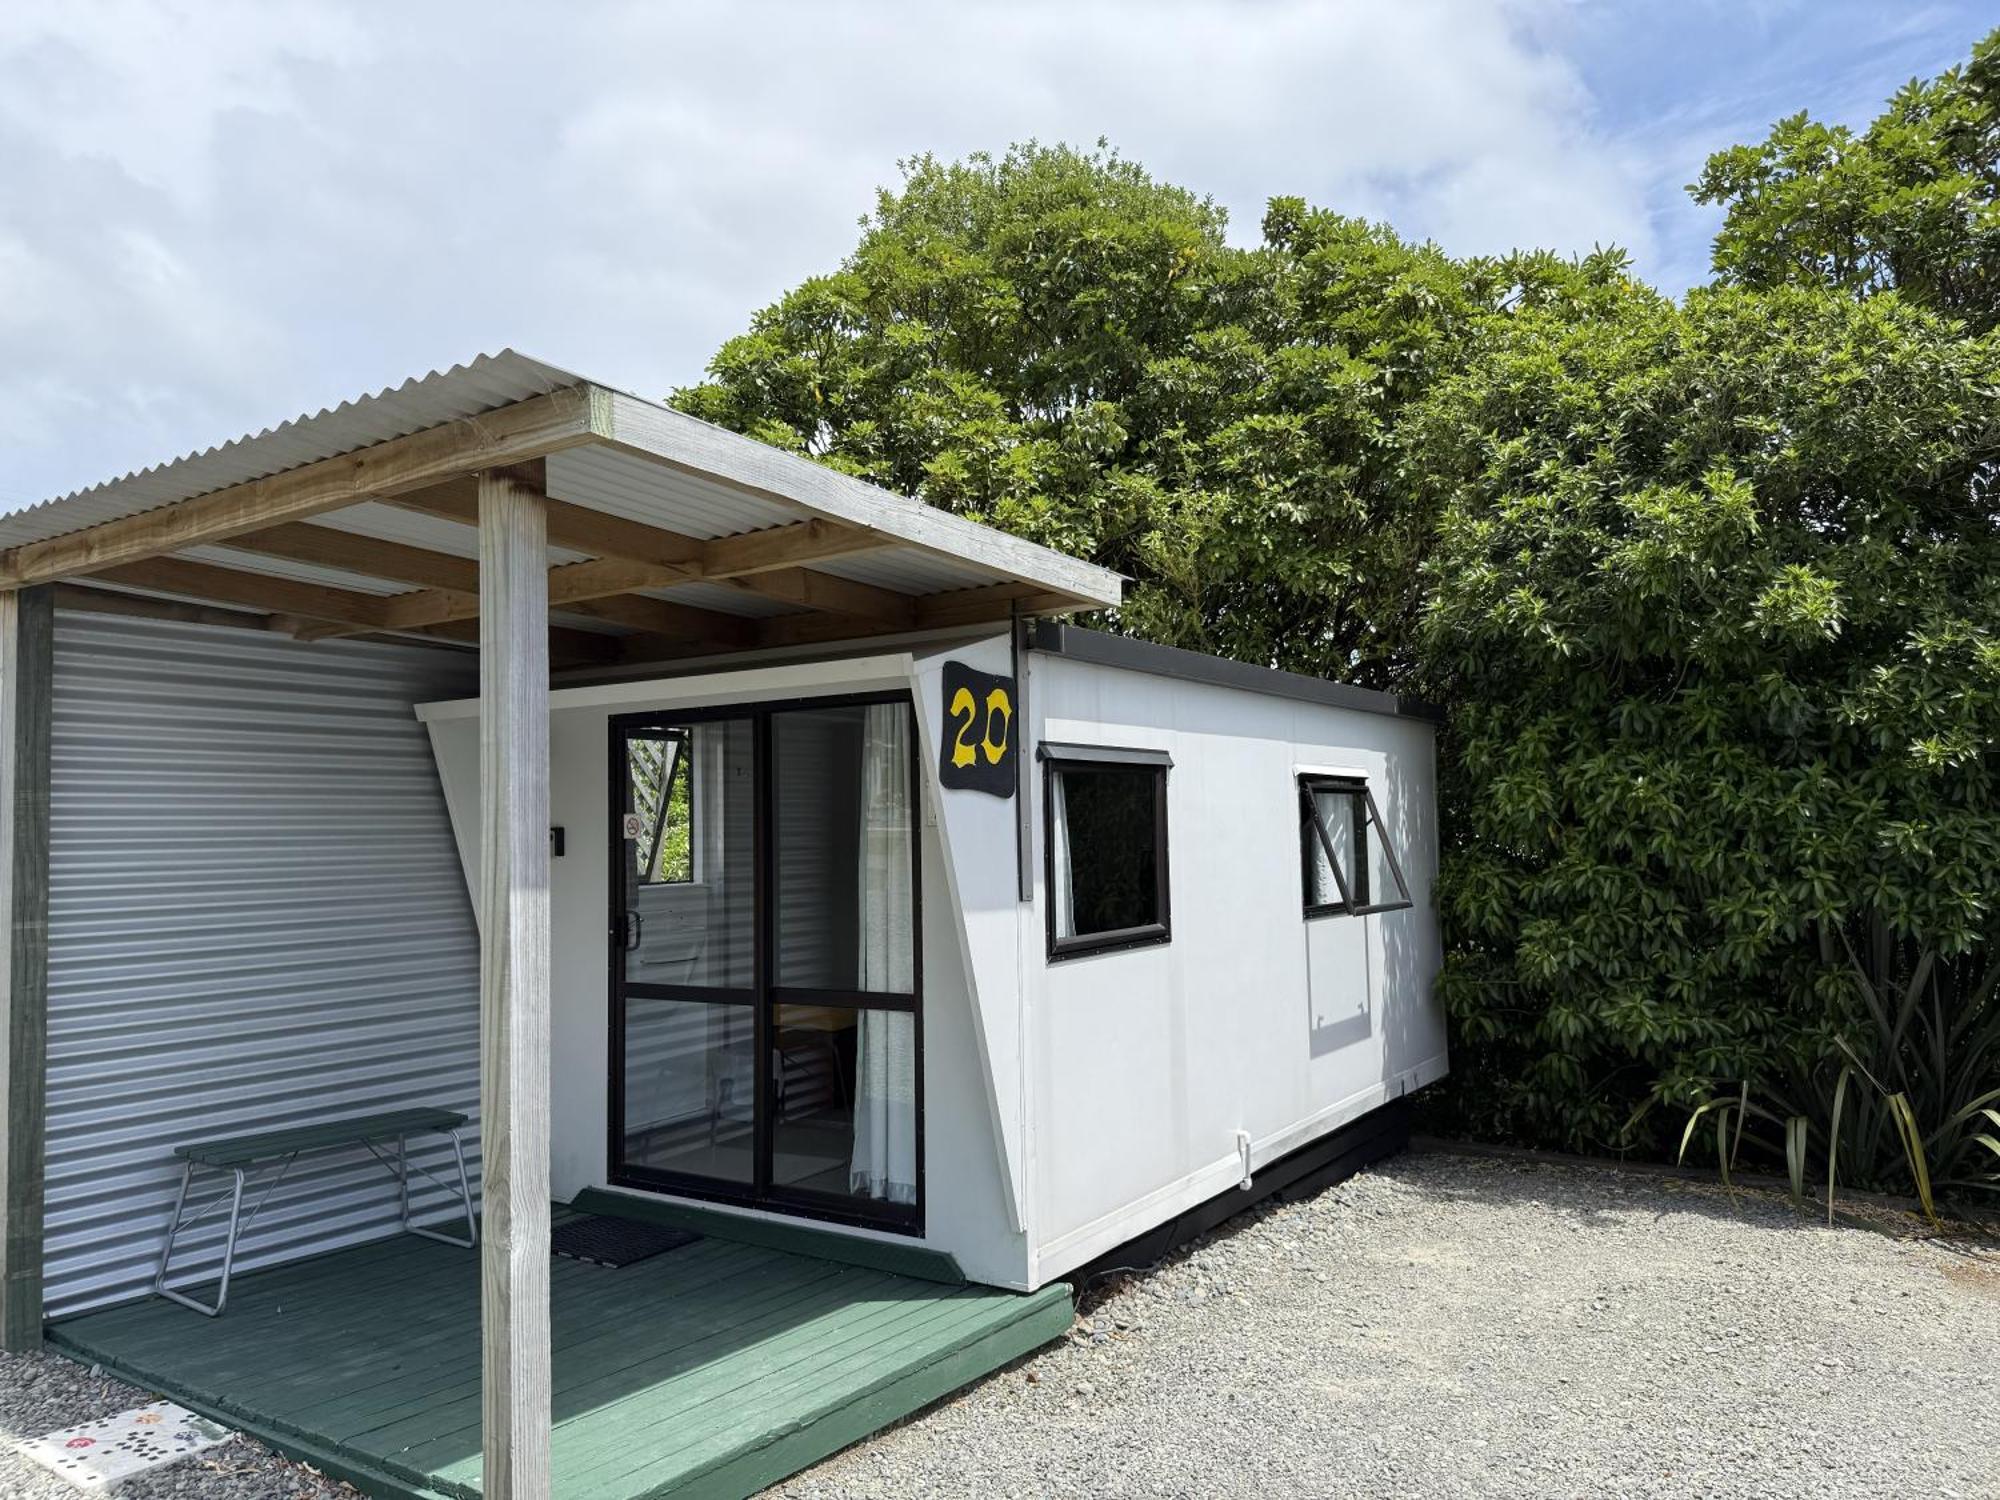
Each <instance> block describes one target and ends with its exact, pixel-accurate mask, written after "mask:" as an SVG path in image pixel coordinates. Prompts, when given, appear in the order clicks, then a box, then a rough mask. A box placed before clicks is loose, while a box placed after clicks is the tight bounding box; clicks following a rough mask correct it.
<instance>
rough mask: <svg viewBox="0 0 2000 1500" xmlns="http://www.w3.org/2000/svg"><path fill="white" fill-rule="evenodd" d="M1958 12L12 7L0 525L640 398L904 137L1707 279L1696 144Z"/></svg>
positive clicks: (662, 387) (1269, 0)
mask: <svg viewBox="0 0 2000 1500" xmlns="http://www.w3.org/2000/svg"><path fill="white" fill-rule="evenodd" d="M1996 21H2000V16H1996V15H1995V13H1994V11H1993V9H1992V6H1991V3H1990V0H1988V4H1986V5H1976V4H1959V3H1939V4H1921V3H1920V4H1891V3H1871V4H1861V3H1854V0H1799V3H1793V0H1731V3H1723V0H1676V3H1672V4H1656V3H1644V0H1620V3H1614V0H1212V3H1196V0H1130V3H1127V0H1060V3H1043V0H998V3H987V0H960V3H954V4H950V5H917V4H891V3H859V0H854V3H844V0H817V3H813V0H796V3H786V4H763V3H744V4H725V5H717V4H712V3H705V4H700V5H693V4H681V3H671V4H669V3H630V4H619V3H610V0H571V3H567V4H557V5H551V4H548V3H546V0H542V3H535V4H527V3H516V0H477V3H425V4H414V5H413V4H392V3H390V0H351V3H350V0H186V3H168V0H153V3H138V0H65V3H63V4H60V5H27V4H21V5H9V6H5V7H4V8H0V511H5V510H11V509H13V508H15V507H17V506H20V505H24V504H29V503H32V502H35V501H38V500H43V499H47V498H50V497H52V496H55V495H59V494H63V493H66V492H68V491H70V490H72V489H75V488H79V487H82V486H85V485H89V484H94V483H97V482H99V481H101V480H104V479H108V478H112V477H114V476H116V475H118V474H122V473H124V472H126V471H128V470H131V469H134V468H139V467H143V466H145V465H148V464H153V463H157V462H160V461H162V460H165V459H169V458H172V457H175V456H178V455H180V454H183V453H186V452H189V451H193V450H198V449H201V448H205V447H208V446H210V445H211V444H214V443H218V442H223V441H226V440H228V439H229V438H232V437H235V436H238V435H240V434H242V433H244V432H251V431H256V430H259V429H261V428H263V427H266V426H270V425H273V424H275V423H277V422H280V421H283V420H286V419H287V418H289V417H292V416H295V415H297V414H299V413H300V412H304V411H316V410H318V409H319V408H321V407H322V406H326V405H332V404H337V403H338V402H340V401H342V400H345V399H348V398H351V397H354V396H357V395H360V394H362V393H363V392H367V391H374V390H378V389H380V388H382V387H384V386H388V385H394V384H398V383H400V382H401V381H402V380H404V379H406V378H408V377H410V376H412V375H421V374H423V373H425V372H427V371H429V370H431V369H434V368H444V367H446V366H449V365H451V364H453V363H456V362H460V361H463V360H465V359H468V358H470V357H471V356H472V355H474V354H475V353H479V352H482V351H493V350H497V349H500V348H503V347H512V348H516V349H519V350H522V351H523V352H526V353H530V354H533V355H535V356H537V357H539V358H541V359H545V360H548V361H550V362H552V363H554V364H558V365H562V366H564V367H566V368H569V369H572V370H576V371H578V372H580V373H582V374H585V375H587V376H589V377H590V378H592V379H594V380H598V381H600V382H603V383H606V384H610V385H615V386H620V387H623V388H626V389H630V390H635V391H638V392H641V393H644V394H647V395H665V394H666V393H667V392H669V391H671V390H672V389H673V388H675V387H676V386H679V385H683V384H686V383H689V382H691V381H694V380H696V379H698V378H700V375H701V372H702V369H703V366H704V365H705V363H706V362H707V360H708V358H709V356H710V355H711V354H712V353H713V352H714V350H715V348H716V347H717V346H718V345H719V344H720V343H721V342H722V341H723V340H724V339H726V338H728V337H729V336H730V335H732V334H734V333H736V332H739V331H741V330H742V328H743V327H744V326H745V325H746V323H747V321H748V319H749V317H750V316H751V314H752V313H753V312H755V311H756V309H758V308H760V307H762V306H765V305H766V304H768V303H770V302H771V301H773V300H775V299H776V298H777V297H778V296H779V295H781V294H782V293H783V292H784V291H785V290H786V289H788V288H789V287H791V286H794V285H796V284H797V283H798V282H800V281H801V280H803V279H805V278H806V277H808V276H811V275H814V274H816V273H819V272H822V271H826V270H829V269H832V268H833V267H834V266H836V265H837V264H838V263H839V261H840V259H841V258H842V256H843V255H845V254H846V253H847V251H848V250H849V249H851V248H852V246H853V244H854V242H855V239H856V236H857V220H858V219H859V218H860V216H861V215H863V214H864V213H866V212H867V211H868V209H869V207H870V205H871V204H872V202H873V199H874V193H875V190H876V188H877V187H879V186H883V185H889V184H893V183H894V181H895V180H896V163H897V161H898V160H899V159H901V158H904V157H907V156H910V155H912V154H915V153H917V152H922V151H929V152H932V153H934V154H936V155H938V156H941V157H957V156H962V155H964V154H965V153H967V152H970V151H975V150H981V149H986V150H993V151H996V152H997V151H1001V150H1004V149H1005V148H1006V146H1007V145H1008V144H1009V143H1010V142H1015V141H1021V140H1027V139H1031V138H1032V139H1039V140H1042V141H1045V142H1050V141H1058V140H1063V141H1070V142H1074V143H1078V144H1086V145H1087V144H1089V143H1092V142H1094V141H1096V140H1098V139H1099V138H1103V139H1105V140H1107V141H1109V142H1110V143H1111V144H1112V145H1113V146H1115V147H1116V148H1117V149H1118V150H1119V152H1120V153H1121V154H1123V155H1124V156H1126V157H1128V158H1131V159H1134V160H1137V161H1139V162H1141V163H1143V164H1145V165H1146V166H1147V167H1148V168H1149V169H1150V170H1151V171H1152V172H1153V173H1154V174H1155V175H1156V176H1158V177H1161V178H1164V179H1166V180H1169V181H1173V182H1177V183H1180V184H1181V185H1183V186H1186V187H1189V188H1192V189H1194V190H1195V191H1197V192H1200V193H1204V194H1207V195H1209V196H1212V197H1213V198H1214V199H1215V200H1216V201H1217V202H1219V203H1220V204H1222V205H1224V206H1225V207H1226V208H1227V209H1228V211H1229V214H1230V222H1231V237H1232V239H1236V240H1239V241H1243V242H1246V243H1247V242H1249V241H1251V240H1253V239H1254V238H1255V236H1256V233H1257V225H1258V221H1259V219H1260V218H1261V216H1262V212H1263V206H1264V203H1265V201H1266V200H1267V199H1268V198H1270V197H1272V196H1273V195H1276V194H1281V193H1284V194H1297V195H1301V196H1303V197H1305V198H1307V199H1309V200H1310V201H1311V202H1313V203H1314V204H1316V205H1319V206H1323V207H1327V208H1334V209H1338V210H1341V211H1343V212H1347V213H1352V214H1359V215H1363V216H1366V217H1368V218H1373V219H1382V220H1386V221H1387V222H1389V223H1390V224H1392V225H1394V226H1395V227H1396V229H1397V230H1399V231H1400V232H1402V233H1403V234H1405V235H1407V236H1410V237H1413V238H1418V239H1433V240H1436V241H1437V242H1438V243H1439V244H1441V245H1443V246H1444V247H1445V248H1446V249H1447V250H1450V251H1453V252H1456V253H1460V254H1470V253H1476V252H1491V251H1503V250H1507V249H1510V248H1514V247H1517V246H1525V245H1540V246H1547V247H1550V248H1553V249H1556V250H1559V251H1563V252H1567V253H1578V252H1584V251H1588V250H1590V249H1591V248H1593V246H1596V245H1600V244H1616V245H1621V246H1623V247H1624V248H1625V249H1626V250H1627V251H1629V252H1630V254H1631V255H1632V257H1633V260H1634V262H1635V265H1636V269H1637V270H1638V272H1639V274H1641V275H1642V276H1644V277H1646V278H1647V279H1648V280H1650V281H1652V282H1654V283H1655V284H1656V285H1659V286H1661V287H1664V288H1667V289H1669V290H1673V291H1679V290H1682V289H1684V288H1686V287H1688V286H1690V285H1693V284H1696V283H1698V282H1699V281H1701V280H1702V279H1704V277H1705V276H1706V274H1707V265H1708V245H1709V240H1710V237H1711V236H1712V234H1713V232H1714V228H1715V224H1716V221H1717V213H1716V211H1715V210H1713V209H1709V208H1705V207H1702V206H1700V205H1697V204H1694V203H1692V202H1691V201H1690V200H1689V199H1688V197H1687V194H1686V191H1685V185H1686V184H1687V183H1688V182H1689V181H1691V180H1692V179H1693V178H1694V177H1695V175H1696V174H1697V173H1698V171H1699V169H1700V166H1701V163H1702V160H1703V159H1704V157H1705V156H1706V155H1707V153H1708V152H1710V151H1712V150H1715V149H1718V148H1720V147H1722V146H1726V145H1730V144H1732V143H1735V142H1738V141H1752V140H1756V139H1759V138H1761V137H1762V135H1763V134H1764V133H1765V132H1766V130H1767V129H1768V127H1769V126H1770V124H1771V123H1772V122H1773V121H1774V120H1776V119H1778V118H1780V117H1781V116H1783V115H1786V114H1790V113H1793V112H1795V111H1797V110H1800V109H1805V110H1809V111H1810V112H1812V113H1813V114H1814V115H1816V116H1818V117H1820V118H1823V119H1829V120H1837V121H1846V122H1849V123H1854V124H1861V123H1864V122H1866V121H1867V120H1868V119H1869V118H1871V117H1872V116H1873V115H1874V114H1875V113H1876V112H1877V111H1878V110H1879V108H1880V106H1881V103H1882V101H1883V100H1884V99H1885V98H1886V97H1887V96H1888V94H1889V93H1890V92H1891V91H1892V90H1894V89H1895V88H1896V87H1897V86H1899V85H1900V84H1902V83H1903V82H1905V81H1907V80H1908V79H1910V78H1912V77H1915V76H1920V75H1921V76H1928V75H1931V74H1934V73H1936V72H1938V71H1940V70H1942V69H1943V68H1945V67H1949V66H1951V65H1953V64H1954V63H1957V62H1959V61H1962V60H1963V59H1964V58H1965V56H1966V55H1967V54H1968V53H1969V52H1970V50H1971V47H1972V44H1973V42H1974V41H1975V40H1976V39H1977V38H1978V37H1979V36H1980V35H1982V34H1983V33H1984V32H1985V31H1986V30H1987V29H1988V28H1990V27H1991V26H1992V25H1994V24H1995V23H1996Z"/></svg>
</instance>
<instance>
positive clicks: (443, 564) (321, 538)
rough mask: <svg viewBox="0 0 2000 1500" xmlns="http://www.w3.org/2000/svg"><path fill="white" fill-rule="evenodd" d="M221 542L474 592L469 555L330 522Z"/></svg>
mask: <svg viewBox="0 0 2000 1500" xmlns="http://www.w3.org/2000/svg"><path fill="white" fill-rule="evenodd" d="M223 545H225V546H227V547H228V548H230V549H231V550H232V551H237V552H254V553H256V554H258V555H259V556H260V557H282V558H286V559H288V560H290V561H292V562H302V563H313V564H315V565H317V566H319V567H322V568H334V569H338V570H339V571H341V572H343V573H355V574H360V575H362V576H365V577H373V578H390V579H394V580H395V581H396V582H397V583H409V584H414V585H416V586H417V587H418V588H425V589H445V590H449V591H451V592H453V593H459V594H477V593H478V592H479V563H478V561H477V560H476V559H474V558H470V557H454V556H453V555H452V554H451V553H449V552H433V551H431V550H430V549H428V548H425V547H411V546H407V545H405V544H404V543H401V542H385V541H380V540H378V539H377V538H375V537H372V536H361V535H359V534H358V533H356V532H352V531H335V530H334V529H333V528H332V527H331V526H311V525H307V524H306V523H304V522H299V521H293V522H288V523H286V524H285V525H283V526H272V527H269V528H267V529H265V530H263V531H256V532H252V533H251V534H250V535H248V536H238V537H231V538H230V539H229V540H228V541H227V542H225V543H224V544H223Z"/></svg>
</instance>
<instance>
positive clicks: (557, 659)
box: [350, 620, 625, 667]
mask: <svg viewBox="0 0 2000 1500" xmlns="http://www.w3.org/2000/svg"><path fill="white" fill-rule="evenodd" d="M412 636H415V637H416V638H417V639H418V640H420V641H426V640H435V641H448V642H450V643H452V644H453V645H465V646H472V647H477V646H478V645H479V622H478V621H477V620H454V621H452V622H451V623H450V624H448V625H430V626H426V627H425V628H424V629H422V630H418V631H410V632H405V633H404V634H401V635H383V634H381V633H379V632H378V633H375V634H372V635H369V636H367V637H361V636H353V637H350V639H353V640H362V639H368V640H384V641H395V642H397V643H399V644H401V645H405V646H407V645H410V644H411V643H412V641H411V637H412ZM624 640H625V637H624V636H620V635H606V634H604V633H602V632H601V631H596V630H574V629H571V628H570V627H568V626H564V625H551V626H550V627H549V660H550V661H551V662H553V663H555V664H556V665H558V666H564V667H588V666H601V665H603V664H604V663H606V662H615V661H619V660H621V659H622V658H623V655H624V653H623V652H622V651H621V650H620V649H619V648H620V646H621V645H622V644H623V642H624Z"/></svg>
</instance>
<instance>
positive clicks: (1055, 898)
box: [1049, 771, 1076, 937]
mask: <svg viewBox="0 0 2000 1500" xmlns="http://www.w3.org/2000/svg"><path fill="white" fill-rule="evenodd" d="M1049 804H1050V805H1049V844H1050V848H1049V871H1050V875H1049V878H1050V881H1051V885H1050V889H1049V901H1050V903H1051V905H1052V907H1053V909H1054V911H1055V914H1056V936H1057V937H1075V936H1076V896H1075V893H1074V891H1073V890H1072V889H1071V886H1070V879H1069V799H1068V798H1067V797H1065V796H1064V795H1063V775H1062V772H1060V771H1058V772H1056V774H1055V775H1053V776H1051V777H1050V778H1049Z"/></svg>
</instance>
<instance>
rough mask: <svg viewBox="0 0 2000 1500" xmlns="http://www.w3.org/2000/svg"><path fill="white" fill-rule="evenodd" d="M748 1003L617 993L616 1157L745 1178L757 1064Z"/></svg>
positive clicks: (630, 1163) (752, 1147) (750, 1169)
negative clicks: (621, 1100) (619, 1081)
mask: <svg viewBox="0 0 2000 1500" xmlns="http://www.w3.org/2000/svg"><path fill="white" fill-rule="evenodd" d="M756 1014H757V1012H756V1010H755V1008H754V1007H752V1006H749V1005H725V1004H716V1003H714V1002H710V1001H702V1000H661V999H656V998H654V997H652V996H646V995H628V996H627V997H626V1000H625V1060H624V1085H625V1118H624V1120H623V1122H622V1129H623V1138H624V1164H625V1165H626V1166H627V1167H639V1168H642V1169H645V1170H647V1171H654V1172H671V1173H676V1174H686V1175H689V1176H695V1177H712V1178H716V1179H719V1180H721V1181H724V1182H734V1183H740V1184H743V1185H745V1186H747V1185H748V1184H749V1183H750V1182H751V1181H752V1180H753V1179H754V1177H755V1169H756V1139H757V1130H756V1126H757V1113H756V1109H757V1104H756V1091H757V1068H756V1056H757V1052H756V1039H755V1036H754V1034H753V1033H754V1030H755V1026H754V1022H755V1019H756Z"/></svg>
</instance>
